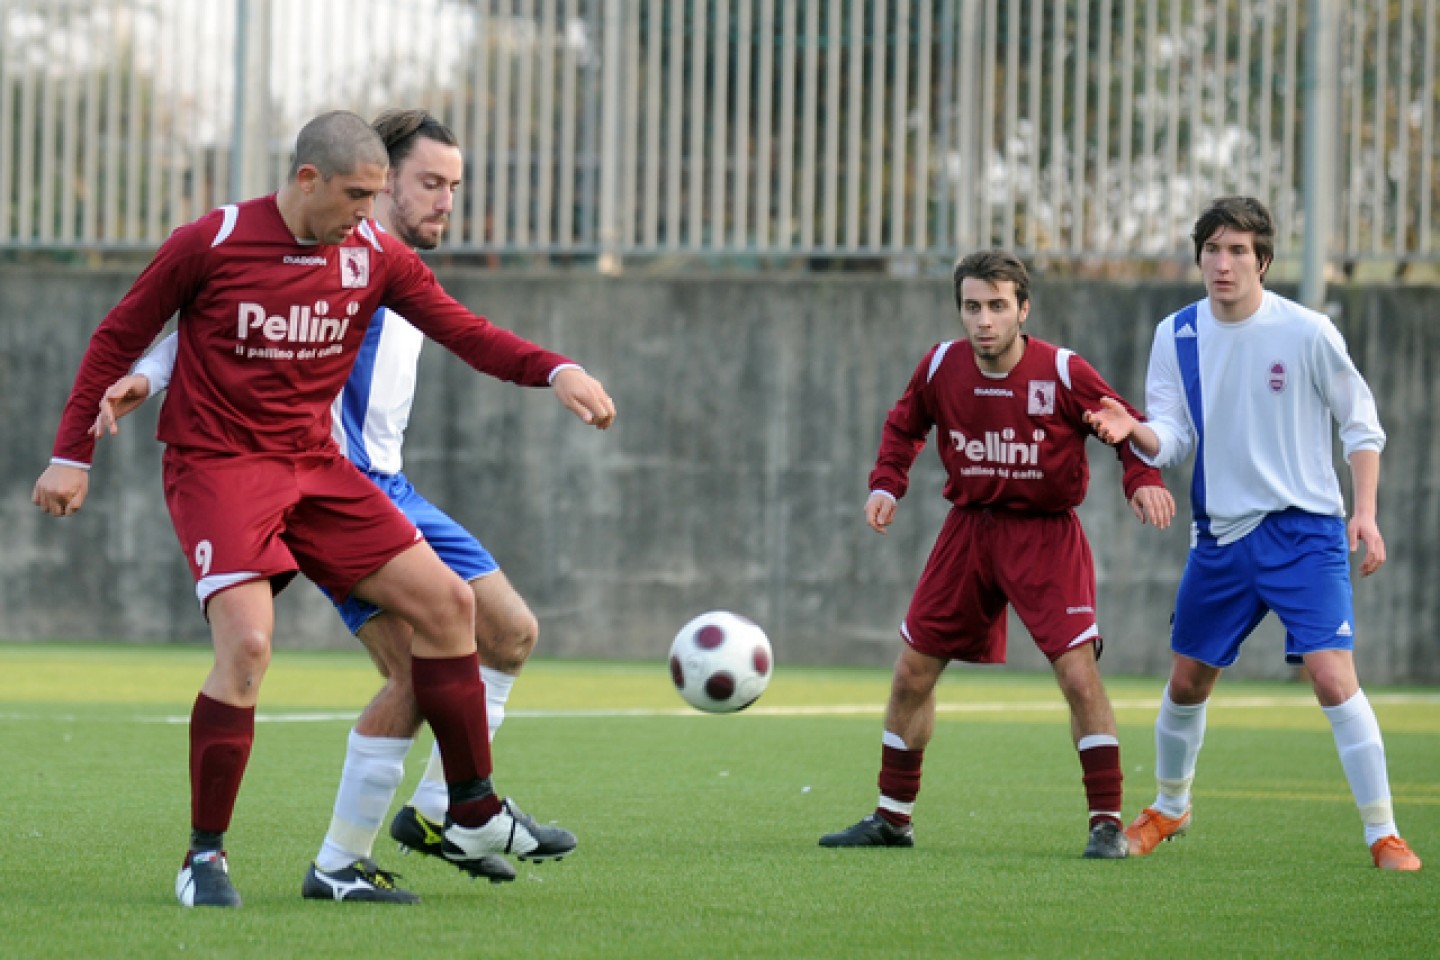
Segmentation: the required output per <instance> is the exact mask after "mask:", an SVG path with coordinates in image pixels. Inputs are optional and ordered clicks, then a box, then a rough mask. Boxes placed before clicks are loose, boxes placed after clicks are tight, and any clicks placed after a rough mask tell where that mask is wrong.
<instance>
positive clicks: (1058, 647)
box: [900, 507, 1099, 663]
mask: <svg viewBox="0 0 1440 960" xmlns="http://www.w3.org/2000/svg"><path fill="white" fill-rule="evenodd" d="M1007 603H1009V604H1010V605H1011V606H1013V607H1014V608H1015V612H1016V613H1017V614H1018V615H1019V617H1020V621H1021V622H1022V623H1024V624H1025V627H1026V629H1027V630H1029V631H1030V634H1031V636H1032V637H1034V638H1035V645H1036V646H1037V647H1039V648H1040V651H1041V652H1042V653H1044V654H1045V656H1046V657H1048V658H1049V659H1050V660H1051V661H1054V660H1055V659H1056V658H1057V657H1059V656H1060V655H1061V654H1063V653H1065V652H1066V651H1067V650H1072V649H1074V648H1075V647H1078V646H1081V645H1082V644H1085V643H1091V642H1095V641H1096V640H1098V639H1099V631H1098V629H1097V627H1096V624H1095V563H1094V560H1093V559H1092V558H1091V556H1090V544H1089V543H1088V542H1087V541H1086V539H1085V533H1084V531H1083V530H1081V529H1080V520H1079V518H1077V517H1076V516H1075V514H1074V513H1073V512H1070V513H1062V514H1041V515H1035V514H1022V513H1009V512H1006V511H1003V510H985V509H975V508H970V507H966V508H961V507H956V508H954V509H952V510H951V511H950V515H949V516H947V517H946V518H945V525H944V526H943V527H941V528H940V536H939V537H938V538H936V540H935V548H934V549H933V550H932V551H931V552H930V559H929V560H927V561H926V562H925V570H924V572H923V573H921V575H920V582H919V583H918V584H917V585H916V587H915V595H914V596H913V597H912V598H911V600H910V609H909V610H908V611H907V612H906V614H905V621H904V623H902V624H901V625H900V633H901V635H902V636H903V637H904V638H905V642H906V643H908V644H910V646H911V647H913V648H914V649H915V650H916V651H918V652H919V653H923V654H927V655H929V656H932V657H940V658H941V659H945V660H964V661H967V662H970V663H1004V662H1005V605H1006V604H1007Z"/></svg>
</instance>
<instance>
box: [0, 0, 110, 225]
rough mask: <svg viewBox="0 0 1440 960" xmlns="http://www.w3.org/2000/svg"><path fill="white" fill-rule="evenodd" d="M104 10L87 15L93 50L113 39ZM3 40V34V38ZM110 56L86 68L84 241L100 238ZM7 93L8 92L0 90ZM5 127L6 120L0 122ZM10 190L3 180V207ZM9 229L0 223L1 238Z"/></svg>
mask: <svg viewBox="0 0 1440 960" xmlns="http://www.w3.org/2000/svg"><path fill="white" fill-rule="evenodd" d="M101 18H102V14H101V12H100V11H96V10H92V11H91V14H90V16H89V17H88V18H87V19H86V25H87V27H88V29H87V30H86V35H85V45H86V46H87V47H88V48H89V49H90V50H91V51H96V52H98V51H101V50H104V49H105V46H106V44H107V42H108V40H109V38H108V36H107V35H106V34H105V33H104V32H102V30H101ZM0 42H3V38H0ZM108 59H109V58H108V57H103V58H102V57H99V56H94V57H93V59H91V60H90V62H89V63H87V64H86V69H85V134H84V151H83V153H82V156H81V159H80V182H81V183H82V184H83V185H84V190H85V200H84V203H83V204H82V205H81V208H80V242H81V243H84V244H87V245H88V244H93V243H95V242H96V240H97V239H98V238H97V235H96V230H97V227H98V224H99V221H100V201H101V193H100V130H101V125H100V115H101V112H102V106H103V104H102V102H101V99H100V72H101V69H102V68H101V64H102V63H103V62H105V61H108ZM4 89H6V87H5V84H4V82H3V80H0V90H4ZM0 95H4V94H0ZM0 127H3V123H0ZM4 143H5V135H4V133H3V131H0V149H3V144H4ZM8 200H9V193H8V192H7V191H6V190H5V189H4V185H3V184H0V207H5V206H8V203H7V201H8ZM3 216H4V214H3V213H0V224H3V223H4V220H3ZM4 236H5V230H4V227H3V225H0V240H3V239H4Z"/></svg>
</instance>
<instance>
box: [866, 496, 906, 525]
mask: <svg viewBox="0 0 1440 960" xmlns="http://www.w3.org/2000/svg"><path fill="white" fill-rule="evenodd" d="M899 506H900V505H899V504H898V503H896V502H895V498H894V497H892V496H890V495H889V494H888V493H881V492H880V491H878V490H877V491H875V492H874V493H872V494H870V497H869V499H867V500H866V501H865V522H866V523H867V524H869V525H870V529H871V530H874V531H875V532H876V533H879V534H884V533H885V532H886V531H887V530H888V529H889V527H890V524H892V523H894V522H895V511H896V510H897V509H899Z"/></svg>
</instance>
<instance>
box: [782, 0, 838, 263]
mask: <svg viewBox="0 0 1440 960" xmlns="http://www.w3.org/2000/svg"><path fill="white" fill-rule="evenodd" d="M831 2H832V3H833V2H834V0H831ZM786 6H787V7H788V6H789V4H786ZM804 32H805V77H804V80H803V81H802V83H803V86H804V90H805V99H804V100H803V101H802V103H801V111H802V114H803V116H802V117H801V119H800V169H801V171H803V173H802V175H801V178H800V245H801V246H802V247H804V248H805V249H807V250H808V249H813V248H814V246H815V180H816V175H817V174H818V173H819V171H820V163H819V156H818V153H817V151H816V148H815V141H816V124H817V122H818V119H819V116H820V4H819V3H818V2H816V3H810V4H806V6H805V27H804ZM826 62H827V63H828V62H829V54H828V53H827V55H826ZM827 69H828V68H827Z"/></svg>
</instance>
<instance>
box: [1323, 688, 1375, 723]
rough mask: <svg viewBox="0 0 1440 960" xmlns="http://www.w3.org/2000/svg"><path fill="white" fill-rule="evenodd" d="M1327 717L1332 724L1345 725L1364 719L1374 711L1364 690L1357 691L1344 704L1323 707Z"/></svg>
mask: <svg viewBox="0 0 1440 960" xmlns="http://www.w3.org/2000/svg"><path fill="white" fill-rule="evenodd" d="M1320 709H1321V710H1322V711H1324V713H1325V716H1326V717H1327V718H1329V720H1330V722H1331V724H1337V723H1345V722H1347V721H1349V720H1354V719H1356V718H1357V717H1363V716H1365V715H1366V714H1368V713H1373V712H1374V711H1373V710H1372V709H1371V707H1370V698H1369V697H1367V696H1365V691H1364V690H1356V691H1355V693H1354V694H1353V695H1352V696H1351V697H1350V699H1349V700H1346V701H1345V702H1344V703H1341V704H1336V705H1335V706H1333V707H1321V708H1320Z"/></svg>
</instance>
